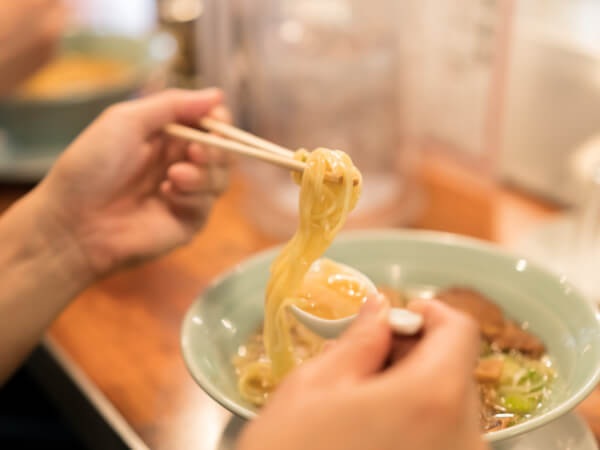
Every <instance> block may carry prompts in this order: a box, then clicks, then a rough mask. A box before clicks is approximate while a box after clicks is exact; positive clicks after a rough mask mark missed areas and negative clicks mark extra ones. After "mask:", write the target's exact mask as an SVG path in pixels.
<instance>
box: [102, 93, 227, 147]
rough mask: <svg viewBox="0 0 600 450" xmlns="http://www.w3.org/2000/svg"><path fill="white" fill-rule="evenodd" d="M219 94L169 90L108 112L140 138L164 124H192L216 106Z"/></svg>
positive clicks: (221, 97)
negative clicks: (126, 124)
mask: <svg viewBox="0 0 600 450" xmlns="http://www.w3.org/2000/svg"><path fill="white" fill-rule="evenodd" d="M222 99H223V95H222V93H221V91H220V90H218V89H212V88H211V89H203V90H201V91H186V90H180V89H169V90H166V91H163V92H161V93H159V94H156V95H152V96H150V97H146V98H142V99H140V100H134V101H130V102H125V103H120V104H118V105H116V106H114V107H112V109H111V110H110V114H113V115H116V114H119V115H121V116H122V117H123V118H126V119H127V121H128V122H129V123H128V125H129V126H132V127H135V130H136V131H137V132H141V133H142V134H143V135H144V136H147V135H149V134H152V133H155V132H157V131H160V130H161V129H162V128H163V127H164V126H165V125H166V124H168V123H172V122H179V123H183V124H187V125H195V124H196V123H197V122H198V119H199V118H200V117H201V116H203V115H205V114H207V113H208V112H209V111H211V110H212V109H213V108H214V107H216V106H217V105H219V104H220V103H221V101H222Z"/></svg>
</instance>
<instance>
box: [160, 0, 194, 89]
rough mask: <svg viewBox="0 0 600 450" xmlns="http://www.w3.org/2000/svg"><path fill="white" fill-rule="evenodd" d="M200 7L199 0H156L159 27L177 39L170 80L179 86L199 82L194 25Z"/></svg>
mask: <svg viewBox="0 0 600 450" xmlns="http://www.w3.org/2000/svg"><path fill="white" fill-rule="evenodd" d="M202 10H203V1H201V0H158V17H159V22H160V25H161V27H162V28H163V29H164V30H165V31H167V32H169V33H170V34H171V35H172V36H173V37H174V38H175V39H176V41H177V48H178V51H177V55H176V58H175V60H174V62H173V65H172V68H171V78H172V80H171V84H173V85H175V86H178V87H182V88H190V89H193V88H198V87H199V86H201V85H202V72H201V70H200V67H199V65H200V62H199V60H198V58H197V42H196V35H195V26H196V23H197V22H198V20H199V18H200V16H201V14H202Z"/></svg>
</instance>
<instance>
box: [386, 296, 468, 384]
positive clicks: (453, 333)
mask: <svg viewBox="0 0 600 450" xmlns="http://www.w3.org/2000/svg"><path fill="white" fill-rule="evenodd" d="M408 308H409V309H411V310H412V311H414V312H417V313H419V314H422V315H423V319H424V325H423V332H422V337H421V339H420V340H419V341H418V343H416V344H415V345H414V347H413V349H412V350H411V351H410V353H408V354H407V355H405V357H404V358H403V360H402V361H401V362H400V363H399V364H397V365H396V367H398V368H399V369H396V367H395V368H393V369H391V371H394V370H404V369H406V370H421V371H423V370H424V371H426V372H429V373H437V372H439V371H444V372H445V371H447V372H452V373H456V374H462V375H464V376H465V377H470V376H471V373H472V371H473V367H474V366H475V363H476V361H477V358H478V355H479V349H480V342H479V330H478V328H477V325H476V324H475V322H473V320H472V319H471V318H469V317H467V316H465V315H464V314H462V313H460V312H458V311H456V310H454V309H452V308H450V307H449V306H446V305H444V304H442V303H440V302H438V301H435V300H420V301H416V302H413V303H411V304H409V305H408Z"/></svg>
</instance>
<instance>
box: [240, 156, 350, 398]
mask: <svg viewBox="0 0 600 450" xmlns="http://www.w3.org/2000/svg"><path fill="white" fill-rule="evenodd" d="M295 158H296V159H299V160H302V161H305V162H306V164H307V169H306V170H305V171H304V173H303V174H302V175H298V174H294V180H295V181H296V183H298V184H300V201H299V224H298V229H297V231H296V233H295V234H294V236H293V237H292V239H291V240H290V241H289V242H288V243H287V245H286V246H285V247H284V248H283V250H282V251H281V253H280V254H279V256H278V257H277V258H276V259H275V261H274V262H273V264H272V266H271V278H270V280H269V283H268V285H267V292H266V301H265V322H264V331H263V336H262V343H264V347H265V349H266V354H267V358H261V359H259V360H256V359H254V360H252V359H250V358H246V356H247V355H241V357H240V358H239V359H238V361H237V362H238V364H236V365H237V366H238V372H239V390H240V393H241V394H242V396H243V397H244V398H246V399H247V400H248V401H250V402H252V403H254V404H262V403H264V400H265V398H266V395H267V394H268V392H269V391H270V390H272V389H273V388H274V387H275V386H276V385H277V383H278V382H279V381H280V380H281V379H282V378H283V377H284V376H285V375H286V374H287V373H288V372H289V371H290V370H291V369H293V368H294V367H295V366H296V365H297V364H298V363H299V362H301V361H302V359H303V355H302V354H298V349H307V348H308V351H306V353H307V355H306V356H310V355H312V354H314V353H316V352H318V347H319V346H320V339H318V338H316V337H314V336H312V335H311V334H310V333H308V332H307V331H306V330H304V329H303V328H302V327H300V326H299V325H298V324H296V323H294V321H292V319H291V317H290V316H289V315H288V313H287V311H286V307H287V306H288V305H290V304H296V305H298V306H299V307H301V308H307V307H310V306H311V305H312V307H317V308H318V307H319V305H318V303H319V302H326V301H327V299H326V298H322V299H314V298H313V299H312V301H311V305H309V304H308V303H307V299H306V296H302V295H301V290H302V287H303V281H304V278H305V275H306V274H307V272H308V271H309V269H310V267H311V265H312V264H313V263H314V262H315V261H316V260H317V259H318V258H319V257H320V256H321V255H322V254H323V253H324V252H325V250H326V249H327V248H328V247H329V245H330V244H331V242H332V241H333V239H334V238H335V236H336V234H337V233H338V231H339V230H340V229H341V228H342V226H343V225H344V223H345V222H346V219H347V217H348V214H349V213H350V211H351V210H352V209H353V208H354V206H355V205H356V202H357V201H358V198H359V196H360V190H361V176H360V172H359V171H358V170H357V169H356V167H354V165H353V164H352V160H351V159H350V157H349V156H348V155H346V154H345V153H343V152H341V151H337V150H327V149H323V148H319V149H317V150H315V151H313V152H311V153H309V152H306V151H305V150H299V151H298V152H296V154H295ZM325 173H332V174H335V175H340V176H342V177H343V181H342V182H340V183H329V182H325V181H324V177H325ZM354 180H358V183H357V184H356V185H354ZM330 270H331V269H330ZM337 289H338V290H343V289H344V286H343V283H342V284H341V285H339V286H338V287H337ZM346 290H347V291H348V292H350V291H351V290H348V289H346ZM298 344H301V345H298ZM246 350H248V348H246Z"/></svg>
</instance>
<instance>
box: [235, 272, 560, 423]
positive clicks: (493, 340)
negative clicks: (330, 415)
mask: <svg viewBox="0 0 600 450" xmlns="http://www.w3.org/2000/svg"><path fill="white" fill-rule="evenodd" d="M309 285H313V286H314V285H315V283H309ZM341 286H343V288H342V290H341V291H336V292H337V294H336V295H341V294H342V293H345V295H341V297H347V296H348V295H347V292H348V286H350V285H348V284H344V283H342V285H341ZM330 287H331V286H329V285H328V284H327V283H325V284H324V285H323V287H322V288H321V289H322V291H320V292H319V293H326V292H327V291H328V290H329V288H330ZM335 287H336V286H334V288H335ZM379 290H380V292H382V293H383V294H385V295H386V296H387V297H388V299H389V300H390V302H391V303H392V305H394V306H399V307H402V306H405V305H406V302H407V301H408V300H409V296H408V295H407V294H406V293H404V292H402V291H397V290H393V289H389V288H385V287H381V288H379ZM305 291H311V290H310V289H305ZM350 291H352V288H351V286H350ZM311 292H313V293H316V292H317V291H315V290H314V288H313V290H312V291H311ZM341 297H340V298H341ZM350 297H352V295H350ZM359 297H360V299H361V300H359V301H355V302H353V304H351V305H349V306H348V307H349V308H351V309H352V311H349V313H350V314H351V313H353V312H355V310H356V309H357V308H358V307H359V305H360V302H361V301H362V294H361V295H360V296H359ZM435 297H436V298H437V299H439V300H440V301H442V302H445V303H447V304H448V305H450V306H452V307H454V308H456V309H459V310H461V311H462V312H464V313H466V314H468V315H470V316H472V317H473V318H474V319H475V320H476V321H477V322H478V324H479V328H480V331H481V354H480V358H479V362H478V365H477V367H476V369H475V371H474V374H473V376H474V378H475V380H476V382H477V386H478V389H479V394H480V400H481V413H480V419H481V420H480V421H481V428H482V430H483V431H486V432H489V431H495V430H500V429H503V428H506V427H509V426H511V425H514V424H517V423H519V422H521V421H523V420H526V419H527V418H529V417H532V416H533V415H535V414H539V413H540V412H542V411H544V409H545V408H546V406H547V405H548V403H549V399H550V397H551V394H552V390H553V388H554V385H555V379H556V377H557V375H556V372H555V370H554V368H553V364H552V360H551V359H550V358H549V357H548V355H547V354H546V349H545V347H544V345H543V343H542V342H541V341H540V340H539V339H538V338H537V337H536V336H534V335H533V334H531V333H529V332H528V331H527V330H526V329H524V327H522V326H520V325H519V324H517V323H516V322H513V321H511V320H508V319H506V318H505V317H504V314H503V313H502V310H501V309H500V308H499V307H498V306H497V305H496V304H494V303H493V302H492V301H491V300H490V299H488V298H486V297H485V296H483V295H482V294H481V293H479V292H477V291H475V290H472V289H469V288H464V287H450V288H446V289H444V290H441V291H439V292H437V293H436V295H435ZM307 309H309V310H310V307H307ZM313 312H314V313H317V312H318V311H313ZM325 313H326V314H325V315H328V316H335V317H339V316H338V315H337V314H331V312H329V311H327V312H325ZM288 323H289V324H290V334H291V336H292V341H293V348H294V357H295V359H296V362H297V363H302V362H303V361H305V360H307V359H309V358H311V357H313V356H314V355H316V354H318V353H319V352H320V351H321V348H322V345H323V343H324V342H325V341H324V340H323V339H322V338H320V337H318V336H316V335H314V334H313V333H312V332H310V331H309V330H307V329H306V328H305V327H303V326H302V325H301V324H299V323H298V322H297V321H295V320H294V318H293V317H292V316H291V315H290V317H289V322H288ZM232 362H233V365H234V366H235V369H236V373H237V375H238V378H239V380H240V382H241V380H244V389H243V390H240V392H241V394H242V395H243V396H244V398H245V399H246V400H248V401H249V402H251V403H252V404H254V405H256V406H261V405H263V404H264V403H265V402H266V401H267V400H268V397H269V394H270V393H271V392H272V391H273V390H274V389H275V387H276V386H275V385H274V384H273V383H269V382H265V380H267V379H266V378H263V377H259V376H256V377H255V378H254V379H248V378H247V375H248V374H247V373H246V368H247V367H249V366H250V365H253V364H255V363H256V362H268V357H267V355H266V351H265V347H264V343H263V335H262V330H257V332H256V333H255V334H254V335H252V336H251V337H250V339H249V340H248V341H247V342H246V343H245V344H244V345H241V346H240V347H239V348H238V351H237V354H236V355H235V356H234V357H233V361H232Z"/></svg>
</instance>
